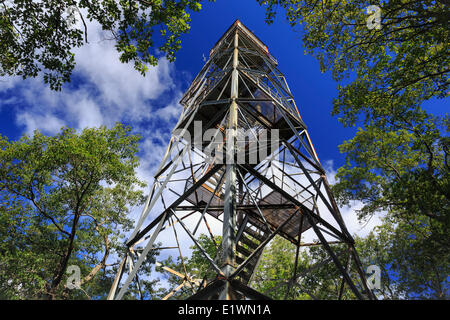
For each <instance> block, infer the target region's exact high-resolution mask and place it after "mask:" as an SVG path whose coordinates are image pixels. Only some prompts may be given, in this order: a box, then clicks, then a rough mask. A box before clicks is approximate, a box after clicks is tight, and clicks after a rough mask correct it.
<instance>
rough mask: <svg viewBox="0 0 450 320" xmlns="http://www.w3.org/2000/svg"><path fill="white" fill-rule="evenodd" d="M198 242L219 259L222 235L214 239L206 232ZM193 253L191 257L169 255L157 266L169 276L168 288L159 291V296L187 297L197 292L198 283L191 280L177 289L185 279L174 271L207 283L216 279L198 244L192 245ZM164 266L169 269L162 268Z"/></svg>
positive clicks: (200, 236) (211, 255) (212, 256)
mask: <svg viewBox="0 0 450 320" xmlns="http://www.w3.org/2000/svg"><path fill="white" fill-rule="evenodd" d="M197 242H198V243H199V244H200V246H202V248H203V249H204V250H205V251H206V253H208V255H209V256H210V257H211V258H212V259H215V261H218V259H219V257H220V252H221V247H220V245H218V244H220V243H221V242H222V237H221V236H214V241H213V239H212V238H211V237H210V236H207V235H205V234H200V235H199V237H198V239H197ZM190 249H192V253H191V255H190V256H189V257H183V259H182V258H181V256H177V257H176V259H175V260H174V258H173V257H172V256H169V257H168V258H167V259H166V260H164V261H162V262H161V266H160V267H158V268H157V270H158V271H159V272H161V273H162V274H165V275H166V276H167V278H166V280H167V282H168V284H169V287H168V289H166V290H164V289H163V290H160V291H159V298H164V297H166V296H167V295H169V294H172V295H171V296H170V298H171V299H186V298H188V297H189V296H191V295H192V294H193V293H195V290H194V289H195V288H198V287H196V284H192V286H191V284H190V283H189V281H188V282H187V283H185V285H184V286H182V287H181V288H179V289H178V290H176V289H177V288H178V287H179V285H180V284H181V283H182V282H183V279H182V278H180V276H179V275H176V274H175V273H174V272H173V271H176V272H177V273H179V274H181V275H183V276H186V275H187V276H188V277H189V278H190V279H198V280H203V279H204V281H205V283H207V282H210V281H212V280H214V279H215V277H216V272H215V270H213V269H212V267H211V265H210V263H209V261H208V260H207V259H205V256H204V255H203V252H202V251H201V250H200V249H199V248H198V247H197V246H196V245H192V246H191V247H190ZM163 267H166V268H169V269H162V268H163Z"/></svg>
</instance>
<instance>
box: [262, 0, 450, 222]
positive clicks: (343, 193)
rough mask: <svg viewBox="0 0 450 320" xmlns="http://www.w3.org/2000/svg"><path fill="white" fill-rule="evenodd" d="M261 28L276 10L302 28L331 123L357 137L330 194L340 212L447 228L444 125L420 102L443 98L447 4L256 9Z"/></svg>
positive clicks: (347, 146)
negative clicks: (351, 208) (354, 205)
mask: <svg viewBox="0 0 450 320" xmlns="http://www.w3.org/2000/svg"><path fill="white" fill-rule="evenodd" d="M259 3H260V4H265V5H267V17H266V18H267V22H268V23H271V22H272V21H273V19H274V16H275V14H276V10H277V7H278V6H280V7H283V8H284V9H285V10H286V17H287V19H288V21H289V22H290V24H291V25H292V26H296V25H297V24H301V25H302V27H303V31H302V32H303V43H304V45H305V47H306V52H308V53H310V54H313V55H314V56H316V57H317V59H318V60H319V62H320V66H321V69H322V71H323V72H325V71H327V70H329V71H331V72H332V75H333V78H334V79H335V80H336V81H339V86H338V89H339V96H338V97H337V98H336V99H335V100H334V106H333V112H332V113H333V114H334V115H339V116H340V118H339V120H340V121H341V122H342V123H343V124H344V125H345V126H357V125H361V127H360V128H358V130H357V132H356V135H355V136H354V137H353V138H352V139H350V140H348V141H345V142H344V143H343V144H342V145H341V146H340V151H341V152H342V153H344V154H345V156H346V164H345V165H344V166H343V167H341V168H339V170H338V174H337V178H338V179H339V182H338V183H337V184H336V185H335V186H334V191H335V193H336V195H337V197H338V200H339V202H340V203H341V204H348V203H349V201H350V200H358V201H362V202H363V203H364V207H363V208H362V209H361V210H360V211H359V213H360V217H361V218H369V217H370V216H372V215H373V214H374V213H375V212H378V211H388V212H389V213H390V214H391V215H393V216H396V217H399V218H401V219H405V220H408V219H411V218H412V216H415V215H418V216H426V217H430V218H431V219H433V220H435V223H436V224H443V225H445V226H447V227H448V226H449V219H450V217H449V198H450V184H449V181H450V180H449V166H448V150H449V143H450V140H449V139H448V131H449V125H450V122H449V119H448V116H446V117H443V118H442V117H439V116H435V115H433V114H430V113H428V112H426V111H425V110H424V109H423V108H422V104H423V102H424V101H426V100H429V99H432V98H435V99H438V98H445V97H447V95H448V89H449V80H448V74H449V68H448V58H447V57H448V51H449V45H448V44H449V43H450V42H449V35H450V30H449V29H448V27H447V23H448V18H449V16H450V13H449V8H448V2H447V1H444V0H442V1H427V0H424V1H405V0H389V1H383V2H380V3H379V4H378V8H379V9H380V10H381V19H380V23H381V24H380V26H381V28H372V24H373V17H374V16H372V15H368V14H367V8H368V7H369V6H370V5H374V4H376V3H374V2H373V1H365V0H353V1H337V0H333V1H322V0H303V1H300V0H286V1H283V0H281V1H275V0H274V1H272V0H271V1H263V0H259Z"/></svg>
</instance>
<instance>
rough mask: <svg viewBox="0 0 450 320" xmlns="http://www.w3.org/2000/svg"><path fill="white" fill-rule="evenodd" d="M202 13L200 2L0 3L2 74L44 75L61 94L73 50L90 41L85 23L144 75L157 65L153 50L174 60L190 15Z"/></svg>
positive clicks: (63, 0) (20, 0)
mask: <svg viewBox="0 0 450 320" xmlns="http://www.w3.org/2000/svg"><path fill="white" fill-rule="evenodd" d="M200 9H201V0H127V1H118V0H107V1H100V0H58V1H55V0H42V1H33V0H9V1H0V76H5V75H18V76H22V77H23V78H28V77H36V76H38V75H40V74H41V73H42V72H43V77H44V81H45V82H46V83H49V85H50V88H52V89H56V90H60V89H61V86H62V84H63V83H64V82H68V81H70V76H71V74H72V71H73V69H74V67H75V58H74V53H73V49H74V48H77V47H80V46H82V45H83V44H84V43H87V42H88V39H89V37H88V23H87V22H89V21H96V22H98V23H99V24H100V25H101V27H102V29H103V30H104V31H105V32H107V33H109V34H110V36H111V40H115V41H116V48H117V51H118V52H119V53H120V61H121V62H133V63H134V67H135V69H136V70H138V71H139V72H141V73H142V74H145V72H146V71H147V69H148V64H150V65H156V64H157V57H155V52H156V49H157V50H158V51H160V52H162V53H163V54H165V55H166V57H167V59H168V60H169V61H174V59H175V53H176V52H177V51H178V50H179V49H180V48H181V41H180V39H179V38H180V36H181V35H182V34H184V33H186V32H188V31H189V28H190V26H189V22H190V21H191V20H190V19H191V18H190V14H189V13H188V11H189V10H191V11H199V10H200ZM76 21H78V22H80V23H78V24H76V23H75V22H76Z"/></svg>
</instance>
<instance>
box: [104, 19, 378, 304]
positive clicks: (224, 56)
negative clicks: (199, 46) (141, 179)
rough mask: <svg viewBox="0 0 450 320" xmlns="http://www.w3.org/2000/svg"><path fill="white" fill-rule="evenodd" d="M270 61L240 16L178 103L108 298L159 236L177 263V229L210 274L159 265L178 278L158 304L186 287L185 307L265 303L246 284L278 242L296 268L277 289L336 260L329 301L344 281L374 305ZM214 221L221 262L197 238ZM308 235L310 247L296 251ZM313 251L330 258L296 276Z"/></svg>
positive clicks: (120, 291) (117, 294)
mask: <svg viewBox="0 0 450 320" xmlns="http://www.w3.org/2000/svg"><path fill="white" fill-rule="evenodd" d="M277 64H278V63H277V61H276V60H275V58H273V57H272V56H271V55H270V54H269V51H268V49H267V47H266V46H265V45H264V44H263V43H262V42H261V41H260V40H259V39H258V38H257V37H256V36H255V35H254V34H253V33H252V32H250V31H249V30H248V29H247V28H246V27H245V26H244V25H243V24H242V23H241V22H240V21H239V20H237V21H235V22H234V23H233V24H232V26H231V27H230V28H229V29H228V30H227V31H226V32H225V33H224V35H223V36H222V37H221V38H220V40H219V41H218V42H217V43H216V45H215V46H214V47H213V49H212V50H211V52H210V55H209V60H208V61H207V62H206V63H205V65H204V67H203V68H202V70H201V71H200V73H199V74H198V75H197V77H196V78H195V79H194V81H193V82H192V84H191V86H190V87H189V89H188V90H187V92H186V93H185V94H184V96H183V98H182V100H181V104H182V105H183V107H184V108H183V111H182V114H181V116H180V118H179V120H178V123H177V125H176V127H175V129H174V131H173V134H172V138H171V140H170V142H169V146H168V148H167V151H166V153H165V155H164V158H163V160H162V162H161V164H160V166H159V169H158V170H157V172H156V174H155V176H154V179H155V181H154V184H153V187H152V189H151V192H150V195H149V197H148V199H147V202H146V204H145V206H144V209H143V211H142V214H141V216H140V218H139V220H138V221H137V225H136V228H135V230H134V231H133V232H132V234H131V236H130V237H129V240H128V241H127V246H128V248H129V250H128V252H127V253H126V256H125V257H124V258H123V260H122V263H121V265H120V267H119V270H118V273H117V275H116V278H115V280H114V283H113V285H112V288H111V291H110V293H109V296H108V299H121V298H122V297H123V295H124V294H125V292H126V291H127V288H128V286H129V285H130V283H131V282H132V281H133V280H135V278H136V273H137V270H138V269H139V268H140V267H141V266H142V263H143V262H144V261H145V260H146V258H147V256H148V254H149V252H150V250H152V249H154V248H153V246H154V245H155V244H156V243H157V242H158V241H160V239H167V237H165V238H159V237H160V236H161V233H162V232H163V231H168V230H169V229H173V231H174V232H173V236H172V237H173V239H172V240H173V241H175V242H176V244H175V246H174V247H171V248H172V249H173V248H177V249H178V252H179V254H180V257H181V261H182V262H183V261H184V260H183V259H184V258H183V255H182V253H181V245H180V241H179V239H178V234H179V233H180V232H179V231H178V233H177V231H176V228H175V226H177V228H178V229H179V230H180V229H181V230H182V232H185V234H187V235H188V236H189V238H190V239H191V240H192V242H193V243H194V244H195V245H196V246H197V248H198V249H199V250H200V252H202V254H203V255H204V258H205V260H207V261H208V263H209V266H210V270H213V272H214V273H215V274H216V275H215V277H213V279H207V278H206V277H205V278H203V279H192V277H190V276H189V275H188V273H187V272H186V271H185V273H184V274H182V273H180V272H177V271H174V270H172V269H170V268H168V267H164V270H166V271H168V272H172V273H173V274H176V275H178V276H179V277H180V286H178V287H177V288H175V289H174V290H173V291H172V292H171V293H170V294H168V295H167V296H166V297H165V298H166V299H167V298H169V297H171V296H172V295H173V294H174V293H175V292H176V291H177V290H179V289H180V288H181V287H183V286H188V287H189V288H190V290H192V296H191V299H221V300H225V299H244V298H247V299H266V298H269V297H268V296H267V295H265V294H262V293H259V292H257V291H256V290H254V289H253V288H252V287H251V281H252V276H253V273H254V271H255V268H256V266H257V264H258V262H259V258H260V256H261V254H262V251H263V249H264V247H265V246H266V245H267V244H268V243H269V241H270V240H271V239H273V237H274V236H275V235H279V236H281V237H283V238H284V239H286V240H287V241H289V242H291V243H292V245H294V246H295V247H296V258H295V259H296V260H295V267H294V270H295V271H294V274H293V275H292V277H291V278H290V279H287V280H289V281H286V282H283V284H285V285H286V286H292V285H296V284H297V283H298V282H297V281H298V279H299V278H300V277H301V276H302V275H304V274H306V273H307V272H314V269H316V268H319V267H320V266H321V265H323V264H324V263H333V264H334V265H335V267H336V268H337V269H338V270H339V272H340V277H341V278H340V281H341V285H340V292H339V294H338V296H337V297H336V298H337V299H340V298H341V296H342V291H343V288H344V285H347V286H348V287H349V288H350V289H351V291H352V292H353V293H354V295H355V296H356V297H357V298H359V299H366V298H368V299H374V298H375V297H374V295H373V293H372V292H371V290H369V288H368V286H367V283H366V280H365V274H364V272H363V268H362V265H361V262H360V260H359V258H358V255H357V253H356V250H355V248H354V240H353V238H352V236H351V235H350V234H349V232H348V230H347V228H346V226H345V223H344V221H343V219H342V216H341V214H340V212H339V209H338V207H337V205H336V202H335V200H334V198H333V195H332V193H331V191H330V187H329V184H328V182H327V178H326V175H325V170H324V169H323V167H322V165H321V163H320V161H319V159H318V157H317V154H316V152H315V150H314V147H313V145H312V143H311V140H310V137H309V135H308V131H307V129H306V125H305V124H304V123H303V121H302V118H301V117H300V114H299V112H298V110H297V107H296V105H295V102H294V98H293V96H292V94H291V92H290V90H289V87H288V85H287V82H286V80H285V77H284V76H283V74H282V73H281V72H280V71H279V70H278V69H277ZM225 133H226V134H225ZM223 137H224V138H223ZM253 138H255V139H253ZM254 141H257V143H254ZM221 150H223V152H221ZM150 213H151V215H150ZM150 217H151V219H150ZM194 218H195V219H194ZM189 219H191V220H192V219H194V220H192V221H195V223H192V222H191V223H188V220H189ZM211 219H213V220H214V221H216V223H219V224H220V225H221V236H222V242H221V244H217V247H218V248H220V249H219V250H218V252H219V253H220V254H217V256H215V257H211V256H209V255H208V253H207V252H206V250H205V249H204V248H203V247H202V246H201V244H200V243H199V242H198V239H197V238H196V237H197V236H198V234H199V229H201V228H204V230H207V231H208V233H209V234H210V236H211V238H212V241H213V242H214V241H215V240H214V236H213V231H212V228H211V226H210V224H211V223H208V221H211ZM306 232H310V233H311V232H312V233H313V234H314V235H315V237H316V238H317V240H315V241H313V242H310V243H303V242H302V241H301V240H302V235H304V234H305V233H306ZM219 233H220V232H219ZM330 237H331V238H333V239H334V241H329V239H330ZM336 243H340V244H343V245H346V246H347V247H348V250H347V254H346V255H345V257H340V256H338V254H337V253H336V251H335V250H334V249H333V245H334V244H336ZM316 245H320V246H323V249H324V250H325V251H326V252H327V254H328V255H329V258H328V259H326V260H324V261H321V262H317V263H316V265H314V266H313V267H311V268H310V270H304V271H303V272H300V273H299V272H297V271H296V270H297V259H298V255H299V250H300V248H301V247H304V246H316ZM156 264H158V263H156ZM159 265H160V264H159ZM350 266H351V267H352V268H353V270H355V271H354V273H353V276H351V275H350V272H349V270H350ZM185 270H186V269H185ZM355 278H357V281H355ZM288 290H289V289H288ZM306 293H307V294H309V295H311V297H312V298H314V296H313V295H312V294H310V293H308V292H306Z"/></svg>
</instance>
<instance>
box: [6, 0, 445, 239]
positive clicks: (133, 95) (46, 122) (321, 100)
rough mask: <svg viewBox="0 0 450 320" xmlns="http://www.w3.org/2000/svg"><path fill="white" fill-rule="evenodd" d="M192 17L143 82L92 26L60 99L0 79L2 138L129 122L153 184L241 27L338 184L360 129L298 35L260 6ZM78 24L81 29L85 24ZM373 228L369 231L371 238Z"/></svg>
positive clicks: (218, 6) (36, 83)
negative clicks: (215, 49) (223, 47)
mask: <svg viewBox="0 0 450 320" xmlns="http://www.w3.org/2000/svg"><path fill="white" fill-rule="evenodd" d="M191 17H192V23H191V30H190V32H189V33H188V34H186V35H183V36H182V49H181V50H180V51H179V52H178V54H177V60H176V62H175V63H169V62H168V61H167V60H166V59H164V58H161V59H160V61H159V64H158V66H157V67H154V68H150V70H149V72H148V74H147V75H146V76H145V77H142V76H141V75H140V74H139V73H138V72H137V71H135V70H134V69H133V66H132V65H131V64H130V65H126V64H122V63H120V62H119V60H118V54H117V52H116V50H115V48H114V43H113V42H112V41H108V40H105V38H106V37H107V36H108V35H105V34H104V33H103V32H102V31H101V28H99V26H98V25H97V24H95V23H89V24H88V30H89V31H88V40H89V44H87V45H84V46H83V47H81V48H79V49H76V50H75V55H76V61H77V66H76V68H75V70H74V73H73V77H72V82H71V83H69V84H66V85H64V87H63V90H62V92H53V91H51V90H49V89H48V88H47V86H46V85H45V84H44V83H43V80H42V79H41V78H35V79H28V80H22V79H21V78H3V79H1V81H0V133H1V134H2V135H5V136H7V137H9V139H11V140H15V139H18V138H19V137H20V136H21V135H22V134H30V133H32V132H33V130H35V129H39V130H41V131H42V132H44V133H45V134H56V133H58V132H59V130H60V128H61V127H62V126H64V125H66V126H71V127H74V128H76V129H77V130H82V129H83V128H85V127H92V126H100V125H106V126H112V125H113V124H114V123H115V122H117V121H120V122H124V123H126V124H129V125H131V126H132V127H133V133H136V134H140V135H141V136H142V137H143V139H142V142H141V151H140V154H139V156H140V158H141V166H140V168H139V172H138V174H139V176H140V177H141V179H143V180H145V181H147V182H149V183H151V181H152V174H153V173H154V171H155V169H156V167H157V166H158V165H159V162H160V160H161V159H162V156H163V153H164V151H165V147H166V145H167V143H168V141H169V139H170V131H171V130H172V128H173V126H174V125H175V123H176V121H177V118H178V116H179V114H180V112H181V106H180V105H179V103H178V102H179V100H180V98H181V96H182V94H183V93H184V91H185V90H186V89H187V88H188V86H189V84H190V82H191V80H192V79H193V78H194V77H195V76H196V74H197V73H198V72H199V71H200V69H201V67H202V66H203V64H204V60H203V56H206V57H207V56H208V54H209V51H210V49H211V48H212V46H213V45H214V44H215V43H216V42H217V40H218V39H219V38H220V36H221V35H222V34H223V33H224V32H225V31H226V30H227V29H228V27H229V26H230V25H231V24H232V23H233V22H234V21H235V20H236V19H239V20H240V21H241V22H242V23H244V24H245V25H246V26H247V27H248V28H249V29H250V30H251V31H253V32H254V33H255V34H256V36H257V37H258V38H260V39H261V40H262V41H263V42H264V43H265V44H266V45H267V46H268V48H269V51H270V53H271V54H272V55H273V56H274V57H275V58H276V59H277V60H278V63H279V69H280V71H281V72H283V73H284V75H285V76H286V79H287V82H288V84H289V86H290V88H291V91H292V93H293V95H294V98H295V100H296V103H297V106H298V108H299V111H300V114H301V116H302V118H303V120H304V121H305V123H306V125H307V127H308V131H309V134H310V136H311V139H312V142H313V144H314V146H315V149H316V151H317V153H318V156H319V159H320V160H321V162H322V164H324V166H325V168H326V170H327V171H328V172H329V174H330V175H331V177H329V180H330V182H333V179H334V177H333V174H334V173H335V170H336V169H337V168H338V167H339V166H341V165H343V164H344V156H343V155H342V154H340V153H339V150H338V145H339V144H341V143H342V142H343V141H344V140H346V139H349V138H351V137H352V136H353V134H354V132H355V131H356V129H357V128H344V127H343V126H342V125H341V124H340V123H339V122H338V120H337V117H332V116H331V109H332V100H333V98H335V97H336V96H337V90H336V86H337V84H336V83H335V82H334V81H333V80H332V79H331V75H330V74H329V73H325V74H322V73H321V72H320V69H319V63H318V62H317V60H316V59H315V58H314V57H312V56H307V55H305V54H304V48H303V46H302V41H301V34H300V33H299V32H295V31H294V30H293V29H292V28H291V27H290V26H289V24H288V23H287V22H286V21H285V18H284V14H283V13H282V12H280V13H279V15H278V17H277V18H276V19H275V22H274V23H273V24H272V25H270V26H269V25H267V24H266V23H265V22H264V18H265V10H264V8H263V7H260V6H259V5H258V4H257V2H256V1H242V0H241V1H239V0H217V1H216V2H215V3H209V2H205V3H204V4H203V9H202V10H201V11H200V12H198V13H192V15H191ZM77 23H78V24H80V27H81V22H80V21H78V22H77ZM427 108H428V109H429V110H430V111H432V112H438V113H440V112H444V110H445V108H444V104H443V102H441V101H433V102H430V103H428V104H427ZM359 207H361V204H354V205H353V207H352V208H348V209H347V210H345V211H344V212H343V215H344V218H345V216H348V219H347V220H346V221H347V224H350V226H349V229H350V230H351V231H354V232H356V231H358V230H359V227H358V223H357V221H356V214H354V211H353V210H354V209H357V208H359ZM349 219H350V222H349ZM373 223H377V222H376V221H375V222H373ZM373 223H372V224H369V225H368V226H367V228H366V229H365V230H367V231H369V230H370V229H371V228H372V227H373ZM352 226H353V227H352Z"/></svg>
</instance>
